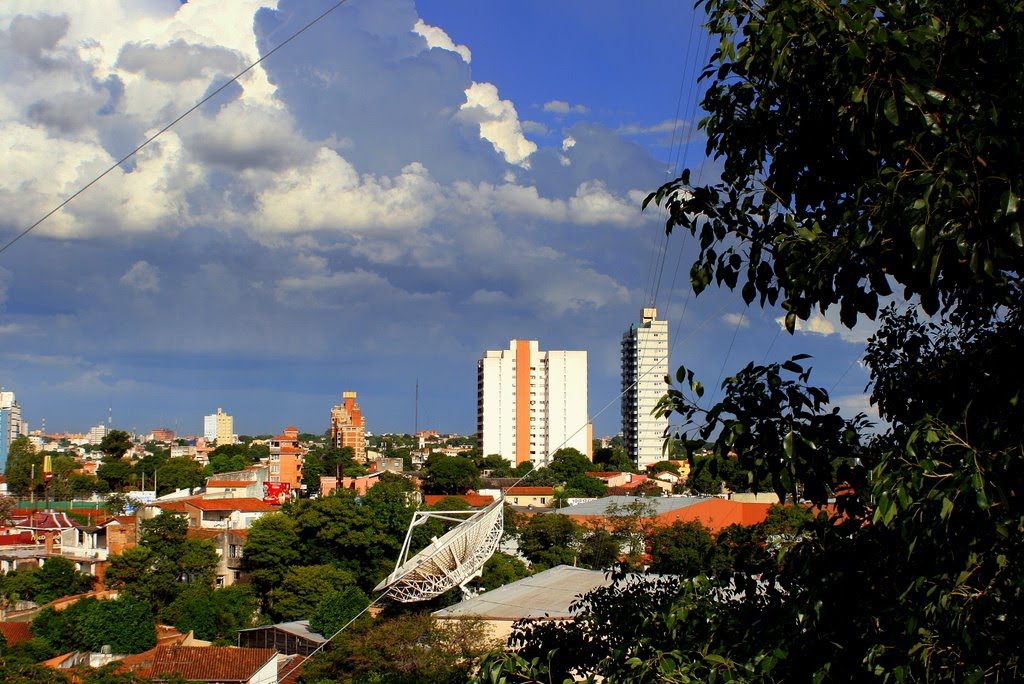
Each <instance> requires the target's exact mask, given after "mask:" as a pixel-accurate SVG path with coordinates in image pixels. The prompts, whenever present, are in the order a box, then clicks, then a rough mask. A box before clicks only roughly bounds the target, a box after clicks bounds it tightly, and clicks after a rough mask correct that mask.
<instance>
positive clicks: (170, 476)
mask: <svg viewBox="0 0 1024 684" xmlns="http://www.w3.org/2000/svg"><path fill="white" fill-rule="evenodd" d="M203 479H204V478H203V468H202V466H200V465H199V464H198V463H196V461H194V460H193V459H191V458H186V457H179V458H171V459H168V460H167V462H166V463H164V464H163V465H162V466H160V469H159V470H158V471H157V487H158V488H159V490H158V492H157V493H158V494H161V493H162V494H168V493H170V492H173V491H175V490H178V489H188V490H190V491H191V490H192V489H194V488H195V487H198V486H199V485H201V484H202V483H203Z"/></svg>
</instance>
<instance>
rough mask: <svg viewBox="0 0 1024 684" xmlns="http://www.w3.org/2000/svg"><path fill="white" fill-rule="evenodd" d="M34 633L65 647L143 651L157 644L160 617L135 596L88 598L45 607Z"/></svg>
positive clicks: (34, 622)
mask: <svg viewBox="0 0 1024 684" xmlns="http://www.w3.org/2000/svg"><path fill="white" fill-rule="evenodd" d="M32 633H33V634H35V635H37V636H39V637H42V638H43V639H45V640H46V641H47V642H49V643H50V644H52V645H54V646H56V647H58V648H60V649H62V650H65V651H73V650H83V651H99V650H100V648H102V647H103V646H106V645H109V646H110V648H111V651H113V652H114V653H141V652H142V651H146V650H149V649H151V648H153V647H154V646H155V645H156V619H155V618H154V617H153V613H152V611H151V610H150V608H149V606H148V605H146V604H145V603H144V602H142V601H139V600H136V599H134V598H131V597H122V598H118V599H113V600H107V601H98V600H96V599H95V598H91V597H89V598H84V599H80V600H78V601H76V602H75V603H73V604H72V605H71V606H69V607H68V608H65V609H64V610H62V611H59V612H56V611H54V610H53V609H52V608H44V609H43V610H42V611H41V612H40V613H39V615H37V616H36V618H35V619H34V620H33V621H32Z"/></svg>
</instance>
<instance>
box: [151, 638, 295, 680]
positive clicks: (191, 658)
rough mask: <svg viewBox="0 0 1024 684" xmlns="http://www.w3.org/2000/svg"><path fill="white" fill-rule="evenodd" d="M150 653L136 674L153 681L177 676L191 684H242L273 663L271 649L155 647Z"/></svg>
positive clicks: (273, 652)
mask: <svg viewBox="0 0 1024 684" xmlns="http://www.w3.org/2000/svg"><path fill="white" fill-rule="evenodd" d="M151 653H152V656H151V657H152V660H151V661H150V663H146V664H148V665H149V667H148V668H146V664H142V668H140V670H137V672H139V674H141V675H143V676H150V677H153V678H154V679H166V678H168V677H170V676H174V675H177V676H179V677H181V678H182V679H186V680H189V681H195V682H246V681H248V680H249V678H250V677H252V676H253V675H254V674H256V672H258V671H259V670H260V669H261V668H263V667H264V666H265V665H266V664H267V663H268V662H270V661H271V660H274V661H276V659H277V651H275V650H274V649H272V648H236V647H234V646H157V647H156V648H155V649H154V650H153V651H152V652H151ZM140 655H142V654H140ZM147 669H148V672H146V671H145V670H147Z"/></svg>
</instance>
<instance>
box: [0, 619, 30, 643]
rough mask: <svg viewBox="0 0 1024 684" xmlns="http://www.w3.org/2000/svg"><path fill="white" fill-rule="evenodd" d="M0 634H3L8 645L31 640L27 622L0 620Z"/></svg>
mask: <svg viewBox="0 0 1024 684" xmlns="http://www.w3.org/2000/svg"><path fill="white" fill-rule="evenodd" d="M0 634H3V635H4V639H6V640H7V645H8V646H13V645H15V644H20V643H22V642H23V641H31V640H32V632H31V631H30V630H29V628H28V623H27V622H0Z"/></svg>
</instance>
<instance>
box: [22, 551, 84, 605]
mask: <svg viewBox="0 0 1024 684" xmlns="http://www.w3.org/2000/svg"><path fill="white" fill-rule="evenodd" d="M35 572H36V580H37V581H38V588H37V592H36V594H35V596H34V597H33V599H32V600H33V601H35V602H36V603H49V602H50V601H53V600H55V599H59V598H61V597H62V596H72V595H74V594H84V593H85V592H87V591H89V590H91V589H92V585H93V583H94V582H95V581H96V578H95V577H93V576H92V575H89V574H88V573H84V572H79V571H78V570H77V569H75V564H74V563H72V562H71V561H69V560H68V559H66V558H63V557H61V556H51V557H49V558H47V559H46V562H45V563H44V564H43V567H41V568H39V569H38V570H36V571H35Z"/></svg>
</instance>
